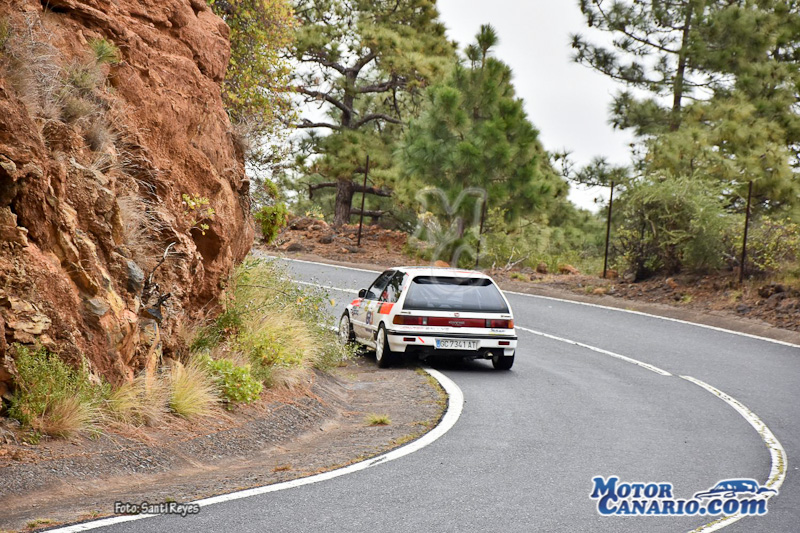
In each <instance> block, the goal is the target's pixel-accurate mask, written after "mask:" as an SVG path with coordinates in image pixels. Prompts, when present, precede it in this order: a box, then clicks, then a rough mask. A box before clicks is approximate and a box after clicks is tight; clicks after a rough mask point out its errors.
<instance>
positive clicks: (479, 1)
mask: <svg viewBox="0 0 800 533" xmlns="http://www.w3.org/2000/svg"><path fill="white" fill-rule="evenodd" d="M437 5H438V6H439V11H440V13H441V19H442V20H443V21H444V23H445V25H446V26H447V35H448V37H449V38H450V39H451V40H455V41H457V42H458V43H459V45H460V46H461V49H462V50H463V47H464V46H465V45H466V44H468V43H471V42H472V41H473V40H474V38H475V35H476V34H477V33H478V30H479V29H480V26H481V24H487V23H488V24H491V25H492V26H494V28H495V29H496V30H497V34H498V36H499V37H500V44H499V45H498V46H497V47H496V51H495V56H496V57H497V58H498V59H501V60H502V61H504V62H506V63H507V64H509V65H510V66H511V68H512V69H513V72H514V86H515V88H516V90H517V94H518V95H519V96H520V97H521V98H523V99H524V100H525V109H526V111H527V112H528V117H529V118H530V120H531V122H533V124H534V126H536V128H538V129H539V131H540V139H541V141H542V143H543V144H544V147H545V148H546V149H547V150H550V151H560V150H563V149H566V150H568V151H570V152H572V157H573V159H574V160H575V162H577V163H578V164H584V163H587V162H588V161H589V160H591V159H592V158H593V157H594V156H604V157H606V158H607V159H608V160H609V161H610V162H612V163H618V164H627V163H628V162H629V160H630V157H629V148H628V145H629V143H630V142H631V137H630V136H629V134H627V133H623V132H619V131H615V130H613V129H612V128H611V126H610V125H609V124H608V106H609V104H610V103H611V96H612V95H613V94H614V93H615V92H616V91H617V90H618V89H619V88H620V87H619V85H617V84H615V83H614V82H612V81H611V80H609V79H608V78H606V77H605V76H603V75H602V74H599V73H597V72H595V71H593V70H591V69H589V68H588V67H584V66H582V65H578V64H576V63H573V62H572V61H571V60H570V55H571V53H572V49H571V48H570V34H571V33H582V34H587V33H588V32H587V30H588V28H587V26H586V24H585V22H584V19H583V15H581V12H580V9H579V8H578V1H577V0H438V2H437ZM605 193H606V191H603V190H597V189H595V190H591V191H578V190H576V188H575V187H574V186H571V191H570V199H571V200H572V201H573V202H575V203H576V204H577V205H579V206H581V207H586V208H589V209H593V210H596V209H597V208H598V206H596V205H594V204H593V199H594V198H595V197H597V196H598V194H602V195H603V197H606V196H607V194H605Z"/></svg>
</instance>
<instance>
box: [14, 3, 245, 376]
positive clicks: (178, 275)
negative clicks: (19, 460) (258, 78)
mask: <svg viewBox="0 0 800 533" xmlns="http://www.w3.org/2000/svg"><path fill="white" fill-rule="evenodd" d="M97 43H101V44H112V45H113V47H115V49H116V50H117V51H118V52H117V53H118V56H117V58H116V59H115V58H113V57H112V58H110V59H109V58H104V57H102V55H101V54H99V53H98V52H97V51H95V50H93V47H94V46H95V45H97ZM113 50H114V48H112V51H113ZM228 58H229V44H228V28H227V26H226V25H225V23H224V22H223V21H222V20H220V19H219V18H218V17H216V16H215V15H214V14H213V13H212V12H211V11H210V10H209V9H208V8H207V6H206V3H205V2H204V1H202V0H158V1H155V0H113V1H111V0H48V1H47V2H38V1H34V0H11V1H4V2H2V3H0V366H2V367H3V369H0V381H6V382H7V381H8V380H9V376H10V375H11V374H13V368H9V367H13V362H10V359H9V358H7V357H5V355H6V352H7V350H8V346H9V345H10V344H11V343H15V342H18V343H22V344H33V343H35V342H39V343H41V344H43V345H44V346H46V347H49V348H51V349H53V350H55V351H57V352H58V353H60V354H61V355H62V356H63V357H64V358H65V359H66V360H72V361H78V360H80V358H81V355H83V356H85V357H86V358H87V359H88V362H89V364H90V367H91V369H92V370H93V371H94V372H95V373H97V374H99V375H103V376H104V377H106V378H107V379H109V380H111V381H114V382H119V381H121V380H124V379H128V378H130V377H131V376H132V375H133V374H134V373H135V372H137V371H140V370H142V369H145V368H151V367H152V366H153V365H154V364H155V363H156V362H157V360H158V358H159V357H160V356H161V355H162V353H163V352H170V351H173V350H175V349H176V346H177V345H178V343H179V341H178V337H179V336H178V335H177V334H176V329H177V325H178V324H179V323H181V322H182V321H186V320H190V319H193V318H197V317H198V316H200V315H201V314H202V313H205V312H208V311H209V310H210V309H213V308H214V306H215V305H216V304H217V303H218V299H219V297H220V295H221V291H222V290H223V286H224V281H225V279H226V278H227V276H228V275H229V273H230V271H231V268H232V266H233V263H234V261H236V260H240V259H242V258H243V257H244V256H245V255H246V253H247V251H248V250H249V248H250V245H251V243H252V237H253V229H252V225H251V223H250V220H249V216H248V212H249V200H248V198H249V190H248V189H249V182H248V180H247V178H246V176H245V173H244V167H243V162H242V157H241V154H240V153H237V151H236V148H235V146H234V143H233V138H232V134H231V127H230V123H229V121H228V118H227V116H226V113H225V111H224V109H223V105H222V100H221V98H220V84H221V82H222V79H223V76H224V73H225V69H226V66H227V62H228ZM117 60H118V61H117ZM183 195H189V196H190V197H198V198H207V199H208V201H209V203H208V205H209V206H210V207H212V208H213V209H214V210H215V211H216V215H215V216H213V218H211V219H208V220H204V219H203V217H202V216H201V215H200V214H198V213H195V212H192V211H191V210H189V209H187V207H186V205H185V204H184V203H183V200H184V197H183ZM187 211H188V212H187ZM201 223H202V224H207V225H208V229H204V228H202V227H201ZM168 247H169V250H168V253H166V259H164V257H165V252H167V249H168ZM162 259H163V262H162ZM159 263H161V264H160V265H159ZM168 295H169V296H168ZM4 361H5V362H4ZM3 362H4V363H3ZM2 389H3V387H0V390H2Z"/></svg>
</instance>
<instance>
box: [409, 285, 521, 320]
mask: <svg viewBox="0 0 800 533" xmlns="http://www.w3.org/2000/svg"><path fill="white" fill-rule="evenodd" d="M403 308H404V309H411V310H428V311H430V310H442V311H444V310H448V311H467V312H478V311H485V312H489V313H508V306H507V305H506V302H505V300H504V299H503V296H502V295H501V294H500V290H499V289H498V288H497V287H496V286H495V284H494V283H492V280H490V279H486V278H451V277H440V276H418V277H416V278H414V279H413V281H412V282H411V286H410V287H409V288H408V295H407V296H406V301H405V304H404V305H403Z"/></svg>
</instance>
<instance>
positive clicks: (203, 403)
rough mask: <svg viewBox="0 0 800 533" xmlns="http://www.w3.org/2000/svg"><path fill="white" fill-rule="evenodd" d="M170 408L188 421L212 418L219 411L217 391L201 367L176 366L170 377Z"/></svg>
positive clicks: (192, 365)
mask: <svg viewBox="0 0 800 533" xmlns="http://www.w3.org/2000/svg"><path fill="white" fill-rule="evenodd" d="M169 384H170V396H169V408H170V409H171V410H172V411H173V412H174V413H175V414H177V415H178V416H181V417H183V418H186V419H189V420H191V419H195V418H202V417H206V416H211V415H213V414H215V413H217V412H218V411H219V404H220V398H219V396H218V395H217V389H216V387H215V386H214V383H213V382H212V381H211V378H209V376H208V374H206V373H205V372H204V371H203V369H202V368H200V366H199V365H197V364H195V363H189V364H188V365H181V364H176V365H175V366H173V367H172V371H171V372H170V375H169Z"/></svg>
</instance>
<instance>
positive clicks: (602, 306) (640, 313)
mask: <svg viewBox="0 0 800 533" xmlns="http://www.w3.org/2000/svg"><path fill="white" fill-rule="evenodd" d="M503 292H504V293H506V294H516V295H518V296H527V297H529V298H540V299H542V300H553V301H554V302H567V303H571V304H575V305H585V306H587V307H596V308H598V309H607V310H609V311H619V312H620V313H628V314H631V315H639V316H646V317H649V318H658V319H660V320H666V321H668V322H677V323H678V324H684V325H687V326H696V327H698V328H705V329H710V330H712V331H719V332H722V333H730V334H732V335H739V336H740V337H748V338H750V339H756V340H759V341H766V342H771V343H774V344H780V345H782V346H789V347H791V348H800V344H794V343H791V342H787V341H781V340H778V339H770V338H769V337H761V336H760V335H753V334H752V333H743V332H741V331H734V330H732V329H725V328H718V327H717V326H709V325H708V324H700V323H698V322H689V321H688V320H681V319H679V318H671V317H668V316H659V315H652V314H650V313H645V312H643V311H634V310H632V309H620V308H619V307H609V306H607V305H600V304H593V303H589V302H578V301H575V300H564V299H563V298H555V297H553V296H541V295H538V294H527V293H524V292H514V291H503Z"/></svg>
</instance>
